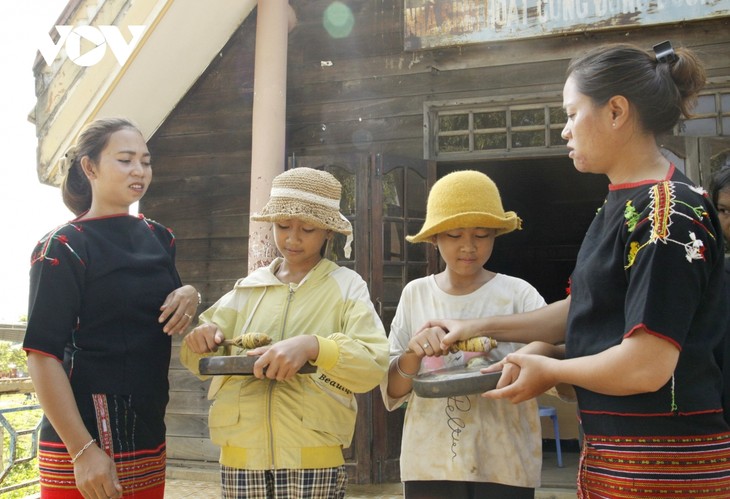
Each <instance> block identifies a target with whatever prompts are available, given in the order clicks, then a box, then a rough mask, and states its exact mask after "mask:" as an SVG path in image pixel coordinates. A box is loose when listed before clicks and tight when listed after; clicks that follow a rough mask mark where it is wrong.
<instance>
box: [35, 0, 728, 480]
mask: <svg viewBox="0 0 730 499" xmlns="http://www.w3.org/2000/svg"><path fill="white" fill-rule="evenodd" d="M266 1H267V2H274V1H279V0H266ZM284 3H285V4H286V2H285V1H284ZM289 4H290V8H291V11H292V12H291V14H292V21H293V19H294V17H295V18H296V21H295V22H294V21H293V22H292V25H291V30H290V32H289V33H288V38H287V40H288V41H287V50H288V55H287V63H286V116H285V123H286V126H285V137H284V143H285V151H282V154H281V157H282V160H281V162H280V164H271V165H255V166H258V167H259V168H264V169H267V168H268V169H270V170H272V171H273V172H275V173H278V172H279V171H281V170H283V169H284V167H285V165H286V167H295V166H303V165H306V166H311V167H316V168H325V169H327V170H328V171H331V172H332V173H333V174H335V175H336V176H337V177H338V178H339V179H340V180H341V181H342V184H343V186H344V192H345V196H344V199H343V202H342V209H343V212H344V213H345V214H346V215H347V216H348V217H349V218H350V219H351V220H352V221H353V225H354V228H355V243H354V252H353V256H354V258H352V259H349V260H346V259H344V257H342V256H339V255H337V259H338V261H339V263H341V264H343V265H348V266H350V267H352V268H354V269H355V270H356V271H357V272H359V273H360V274H361V275H362V276H363V277H364V278H365V279H366V280H367V281H368V283H369V285H370V289H371V293H372V299H373V302H374V303H375V305H376V307H377V309H378V311H379V313H380V314H381V316H382V318H383V320H384V322H385V323H386V324H387V323H389V321H390V319H391V318H392V316H393V313H394V311H395V307H396V304H397V302H398V298H399V296H400V291H401V289H402V287H403V286H404V285H405V283H406V282H408V281H409V280H411V279H413V278H416V277H420V276H423V275H426V273H427V272H431V271H433V270H434V269H435V268H436V265H437V262H436V260H435V255H434V254H433V253H431V252H430V251H428V250H427V248H426V247H425V245H410V244H407V243H406V242H405V239H404V237H405V235H406V234H414V233H416V232H417V231H418V229H419V228H420V226H421V224H422V222H423V217H424V214H425V205H426V196H427V193H428V189H429V186H430V185H431V184H432V183H433V181H434V180H435V179H437V178H439V177H441V176H443V175H444V174H446V173H448V172H450V171H453V170H457V169H467V168H468V169H476V170H480V171H482V172H485V173H487V174H488V175H489V176H490V177H492V178H493V179H494V180H495V182H496V183H497V185H498V186H499V188H500V191H501V194H502V200H503V203H504V205H505V207H506V208H507V209H510V210H514V211H516V212H517V213H518V214H519V215H520V216H521V217H522V218H523V220H524V229H523V230H522V231H519V232H516V233H513V234H510V235H508V236H506V237H504V238H500V239H499V240H498V243H497V245H496V249H495V253H494V256H493V257H492V260H491V261H490V263H489V266H490V268H492V269H494V270H498V271H502V272H505V273H509V274H512V275H516V276H519V277H522V278H525V279H527V280H528V281H530V282H531V283H533V284H534V285H535V286H536V287H537V288H538V290H539V291H540V292H541V293H542V294H543V295H544V296H545V298H546V300H547V301H548V302H550V301H554V300H556V299H560V298H562V297H563V296H564V295H565V288H566V285H567V279H568V276H569V275H570V272H571V270H572V266H573V264H574V262H575V257H576V253H577V250H578V246H579V244H580V241H581V239H582V236H583V234H584V231H585V229H586V228H587V226H588V224H589V223H590V221H591V219H592V218H593V216H594V214H595V211H596V209H597V208H598V207H599V206H600V204H601V203H602V201H603V198H604V196H605V192H606V186H607V180H606V179H605V178H603V177H601V176H595V175H590V174H579V173H577V172H576V171H575V169H574V167H573V164H572V161H571V160H570V159H569V158H568V157H567V149H566V147H565V145H564V141H563V140H562V139H561V138H560V132H561V130H562V128H563V126H564V124H565V116H564V113H563V111H562V108H561V105H562V86H563V82H564V76H565V70H566V67H567V64H568V61H569V60H570V59H571V58H572V57H573V56H575V55H577V54H580V53H582V52H583V51H585V50H587V49H589V48H592V47H595V46H597V45H599V44H604V43H612V42H630V43H634V44H637V45H640V46H642V47H645V48H647V49H651V47H652V46H653V45H655V44H657V43H659V42H663V41H664V40H670V41H671V43H672V44H673V45H674V46H686V47H690V48H692V49H694V50H696V51H697V52H698V53H699V55H700V56H701V58H702V59H703V61H704V62H705V64H706V67H707V72H708V85H707V87H706V89H705V90H704V92H703V95H702V98H701V99H700V102H699V106H698V108H697V110H696V113H697V114H696V117H695V118H694V119H692V120H688V121H685V122H683V123H682V125H681V126H680V127H678V129H677V130H676V131H675V133H674V134H672V135H668V136H666V137H663V138H662V144H663V146H664V148H665V151H666V153H667V154H668V155H670V156H671V157H672V158H673V160H674V161H675V162H676V163H677V164H678V165H679V166H680V168H682V169H684V170H685V171H686V172H687V173H688V174H689V176H690V177H691V178H693V179H694V180H695V181H697V182H700V183H706V182H707V179H708V175H709V173H710V172H711V171H712V170H713V169H715V168H719V167H720V166H722V165H723V164H728V162H730V158H728V152H729V151H730V0H715V1H712V2H710V1H706V0H677V1H672V2H669V1H665V0H644V1H637V0H595V1H593V0H591V1H588V0H520V1H517V0H431V1H427V0H341V1H331V0H290V2H289ZM258 17H259V9H258V8H257V7H256V2H255V1H253V0H237V1H232V0H215V1H214V2H198V1H195V0H149V1H146V2H134V1H132V0H106V1H99V2H96V1H94V2H92V1H85V0H71V1H70V2H69V4H68V7H67V9H66V11H65V12H64V14H63V15H62V17H61V19H59V22H58V23H57V24H58V25H64V26H79V25H86V24H88V25H92V26H101V25H113V26H117V27H120V28H126V27H127V26H132V25H135V26H144V27H145V29H146V31H145V32H144V34H142V35H140V40H139V43H138V45H136V47H135V48H134V50H133V51H132V53H131V55H130V56H129V57H128V58H127V59H125V60H124V61H120V60H119V59H118V58H117V59H115V58H114V57H112V54H110V53H107V54H106V56H105V57H104V58H103V59H100V60H99V61H98V62H96V63H94V64H93V65H87V66H82V65H80V64H78V62H76V63H75V62H74V61H72V60H70V59H69V58H68V57H65V56H63V55H62V56H61V57H59V58H57V59H56V60H55V61H50V62H49V61H46V60H44V59H43V58H41V57H40V56H39V58H38V59H37V61H36V64H35V66H34V71H35V75H36V81H37V96H38V102H37V106H36V108H35V112H34V119H35V123H36V126H37V133H38V140H39V152H38V155H39V178H40V179H41V181H42V182H45V183H48V184H56V185H57V184H58V183H59V180H60V177H59V172H58V169H57V166H56V165H57V160H58V158H59V157H60V156H61V155H62V154H63V150H64V149H65V147H67V146H68V145H69V144H70V143H71V142H72V141H73V139H74V137H75V134H76V133H77V132H78V130H79V129H80V128H81V126H83V124H85V123H86V122H87V121H89V120H91V119H93V118H95V117H100V116H104V115H113V114H121V115H125V116H128V117H130V118H131V119H133V120H135V121H137V122H138V123H139V124H140V127H141V129H142V130H143V133H144V134H145V135H146V137H147V139H148V144H149V147H150V150H151V151H152V154H153V157H154V181H153V183H152V185H151V187H150V189H149V192H148V194H147V195H146V196H145V198H144V200H143V201H142V203H141V206H140V211H141V212H143V213H144V214H145V215H147V216H149V217H151V218H154V219H156V220H159V221H161V222H163V223H164V224H166V225H168V226H170V227H172V228H173V230H174V231H175V233H176V235H177V240H178V267H179V270H180V272H181V274H182V276H183V279H184V280H185V281H186V282H188V283H190V284H193V285H195V286H196V287H198V289H200V290H201V292H202V294H203V297H204V302H205V304H206V305H209V304H211V303H212V302H214V301H215V300H216V299H217V298H218V297H220V296H221V295H222V294H223V293H225V292H226V291H228V290H229V289H230V287H231V285H232V284H233V282H234V281H235V280H236V279H237V278H238V277H241V276H243V275H245V274H246V272H247V271H248V266H249V263H250V262H249V222H248V216H249V212H250V203H249V201H250V192H251V190H252V188H253V185H252V184H254V183H255V181H256V180H255V179H253V178H252V175H251V170H252V148H253V147H254V144H253V142H252V135H253V134H254V131H253V130H252V115H253V107H254V106H253V103H254V98H255V96H254V80H255V76H256V71H255V69H256V57H255V49H256V39H257V23H258V21H259V19H258ZM121 32H122V33H123V34H124V35H125V37H127V38H126V39H127V40H129V36H130V35H129V34H128V33H127V31H126V30H124V29H122V30H121ZM51 35H52V36H53V37H55V38H54V39H55V40H56V41H58V40H59V34H58V33H57V31H56V30H51ZM97 48H98V47H97ZM265 63H266V62H265V61H264V62H262V64H265ZM257 71H258V69H257ZM258 137H259V140H263V141H266V140H268V138H267V137H265V136H261V135H259V136H258ZM177 341H178V342H179V340H177ZM176 355H177V352H175V353H174V354H173V356H174V358H173V368H172V370H171V372H170V379H171V381H172V393H171V401H170V405H169V408H168V420H167V422H168V457H169V459H170V465H171V467H174V466H180V467H185V468H188V469H217V468H216V467H215V463H216V461H217V456H218V450H217V448H215V446H213V445H212V444H211V443H210V441H209V440H208V438H207V436H208V432H207V426H206V423H207V408H208V404H209V402H208V401H207V400H206V387H207V383H201V382H199V381H198V380H197V378H195V377H193V376H191V375H190V374H189V373H188V372H187V371H185V370H183V369H182V368H181V366H180V364H179V362H178V361H177V359H176ZM574 410H575V409H574V408H571V407H570V406H568V407H567V408H565V410H564V412H563V414H562V415H561V431H562V432H563V438H577V426H576V423H575V414H574V412H573V411H574ZM359 411H360V413H359V422H358V427H357V431H356V436H355V440H354V441H353V445H352V447H351V448H350V449H348V450H347V456H348V464H349V465H350V468H349V469H350V472H351V479H352V480H353V481H354V482H357V483H368V482H384V481H397V480H398V478H399V477H398V457H399V443H400V430H401V425H402V412H399V411H396V412H393V413H388V412H386V411H385V410H384V409H383V405H382V402H381V400H380V394H379V393H378V392H377V390H375V391H373V392H371V393H369V394H366V395H362V396H360V397H359Z"/></svg>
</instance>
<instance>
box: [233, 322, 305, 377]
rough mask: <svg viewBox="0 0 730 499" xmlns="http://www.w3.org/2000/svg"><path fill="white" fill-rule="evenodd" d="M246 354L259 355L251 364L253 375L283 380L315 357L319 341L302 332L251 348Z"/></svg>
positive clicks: (292, 375)
mask: <svg viewBox="0 0 730 499" xmlns="http://www.w3.org/2000/svg"><path fill="white" fill-rule="evenodd" d="M246 355H260V356H261V358H260V359H259V360H257V361H256V363H255V364H254V365H253V375H254V376H256V377H257V378H259V379H264V378H269V379H275V380H277V381H285V380H288V379H291V378H293V377H294V375H295V374H297V372H298V371H299V368H301V367H302V366H303V365H304V364H305V363H306V362H308V361H310V360H316V359H317V356H318V355H319V342H318V341H317V338H316V337H314V336H312V335H308V334H304V335H301V336H295V337H294V338H289V339H286V340H282V341H278V342H276V343H274V344H273V345H270V346H265V347H259V348H253V349H251V350H248V351H247V352H246Z"/></svg>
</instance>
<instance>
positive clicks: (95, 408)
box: [38, 395, 166, 499]
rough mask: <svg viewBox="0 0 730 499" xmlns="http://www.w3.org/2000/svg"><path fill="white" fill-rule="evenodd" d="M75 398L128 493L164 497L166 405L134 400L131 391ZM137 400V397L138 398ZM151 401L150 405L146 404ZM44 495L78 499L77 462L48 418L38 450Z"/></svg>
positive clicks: (142, 498)
mask: <svg viewBox="0 0 730 499" xmlns="http://www.w3.org/2000/svg"><path fill="white" fill-rule="evenodd" d="M84 402H85V401H84V400H80V399H77V404H78V405H79V410H80V411H81V414H82V418H83V419H84V423H85V424H86V427H87V429H88V430H89V433H91V436H92V437H93V438H95V439H96V441H97V444H98V445H99V447H100V448H101V449H102V450H103V451H104V452H106V454H107V455H108V456H112V457H113V459H114V462H115V464H116V468H117V476H118V478H119V481H120V483H121V485H122V487H123V489H124V497H125V498H134V499H163V498H164V495H165V465H166V447H165V425H164V408H163V415H162V419H160V412H159V407H157V408H152V407H150V406H151V405H153V404H149V403H148V404H144V401H143V403H142V404H135V403H134V402H133V401H132V397H130V396H114V395H92V396H90V397H89V400H88V401H86V402H88V403H84ZM135 402H136V401H135ZM145 405H147V407H145ZM38 466H39V471H40V484H41V498H42V499H77V498H78V499H80V498H82V497H83V496H82V495H81V493H80V492H79V491H78V490H77V489H76V481H75V479H74V465H73V464H71V456H70V455H69V453H68V451H67V450H66V447H65V446H64V444H63V442H61V440H60V439H59V438H58V435H57V434H56V432H55V430H54V429H53V427H52V426H51V425H50V424H49V422H48V420H46V419H45V418H44V419H43V422H42V423H41V436H40V442H39V450H38Z"/></svg>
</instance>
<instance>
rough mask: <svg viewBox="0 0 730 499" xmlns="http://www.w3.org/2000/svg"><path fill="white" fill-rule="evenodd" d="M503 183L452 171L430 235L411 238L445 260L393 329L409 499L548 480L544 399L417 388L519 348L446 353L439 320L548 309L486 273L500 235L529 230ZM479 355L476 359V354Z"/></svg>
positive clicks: (521, 286) (517, 488)
mask: <svg viewBox="0 0 730 499" xmlns="http://www.w3.org/2000/svg"><path fill="white" fill-rule="evenodd" d="M521 223H522V221H521V219H520V218H519V217H518V216H517V214H516V213H514V212H511V211H505V210H504V208H503V207H502V200H501V198H500V195H499V190H498V189H497V186H496V185H495V184H494V182H493V181H492V180H491V179H490V178H489V177H487V176H486V175H484V174H483V173H480V172H477V171H457V172H453V173H450V174H448V175H446V176H444V177H443V178H441V179H440V180H439V181H438V182H436V183H435V184H434V186H433V188H432V189H431V192H430V193H429V196H428V204H427V210H426V220H425V222H424V224H423V227H422V229H421V231H420V232H419V233H418V234H416V235H413V236H408V237H407V238H406V239H407V240H408V241H409V242H412V243H422V242H425V243H430V244H434V245H435V246H436V247H437V248H438V251H439V254H440V255H441V257H442V258H443V261H444V263H445V269H444V270H443V271H442V272H440V273H438V274H435V275H430V276H427V277H423V278H421V279H416V280H414V281H411V282H410V283H408V284H407V285H406V287H405V288H404V289H403V294H402V295H401V299H400V302H399V304H398V309H397V311H396V314H395V317H394V318H393V322H392V325H391V329H390V337H389V341H390V368H389V371H388V376H387V378H386V379H385V380H384V381H383V383H382V384H381V392H382V394H383V400H384V402H385V405H386V407H387V408H388V410H391V411H392V410H395V409H397V408H398V407H401V406H402V405H403V403H404V402H407V403H408V405H407V408H406V416H405V423H404V427H403V440H402V447H401V456H400V467H401V479H402V480H403V482H404V491H405V497H407V498H408V497H414V498H415V497H418V498H429V497H433V498H436V497H441V498H443V497H451V498H474V497H499V498H532V497H534V494H535V488H536V487H538V486H539V484H540V483H539V482H540V471H541V465H542V439H541V438H542V437H541V433H540V421H539V416H538V409H537V403H536V402H535V401H534V400H532V401H530V402H528V403H524V404H519V405H513V404H511V403H509V402H507V401H487V400H485V399H484V398H482V397H480V396H479V395H478V394H477V395H462V396H454V397H448V398H424V397H420V396H419V395H417V394H416V393H414V392H413V391H412V386H413V377H415V376H416V375H418V374H419V373H423V372H425V371H432V370H436V369H441V368H448V367H454V368H458V367H459V366H465V365H467V363H469V364H471V363H473V362H480V361H481V362H486V363H490V362H496V361H499V360H500V359H502V358H503V357H504V356H505V355H507V354H508V353H510V352H513V351H515V350H517V349H518V348H520V347H521V346H522V345H521V344H517V343H500V344H499V345H498V346H496V347H495V348H493V349H491V350H490V351H489V352H484V353H467V352H460V351H457V352H450V351H448V350H442V349H441V346H440V339H441V337H442V336H443V335H444V332H443V330H441V329H440V328H425V329H420V330H419V328H420V327H421V325H422V324H424V323H427V322H428V321H429V320H432V319H439V318H440V319H445V318H449V319H469V318H477V317H485V316H490V315H502V314H511V313H514V312H523V311H531V310H534V309H537V308H540V307H543V306H544V305H545V301H544V300H543V298H542V296H540V294H539V293H538V292H537V290H536V289H535V288H534V287H532V286H531V285H530V284H528V283H527V282H525V281H523V280H522V279H518V278H516V277H510V276H507V275H504V274H499V273H495V272H492V271H490V270H487V269H486V268H485V264H487V262H488V260H489V257H490V256H491V254H492V249H493V247H494V244H495V239H496V237H497V236H501V235H503V234H507V233H509V232H512V231H513V230H516V229H520V228H521ZM475 359H477V360H475Z"/></svg>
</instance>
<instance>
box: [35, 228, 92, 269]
mask: <svg viewBox="0 0 730 499" xmlns="http://www.w3.org/2000/svg"><path fill="white" fill-rule="evenodd" d="M67 226H68V227H73V228H74V229H76V230H77V231H79V232H83V228H82V227H81V226H80V225H74V224H68V225H61V226H60V227H57V228H56V229H54V230H53V231H51V232H49V233H48V234H47V235H46V236H45V237H44V238H43V239H41V240H40V241H39V244H40V245H41V248H40V250H39V251H38V253H35V254H34V255H33V258H32V259H31V261H30V265H31V266H33V265H35V264H36V263H38V262H43V261H46V262H48V263H50V264H51V265H52V266H56V265H58V264H59V260H58V258H55V257H51V256H50V255H49V253H50V249H51V246H52V245H53V242H54V241H56V242H57V243H58V244H61V245H62V246H65V247H66V249H68V251H69V253H71V254H72V255H73V256H75V257H76V259H77V260H78V261H79V263H81V265H83V266H84V267H85V266H86V262H84V261H83V260H82V259H81V257H80V256H79V255H78V253H76V251H74V249H73V248H72V247H71V245H70V244H69V243H68V237H66V236H65V235H63V234H59V232H60V230H61V229H62V228H64V227H67Z"/></svg>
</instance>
